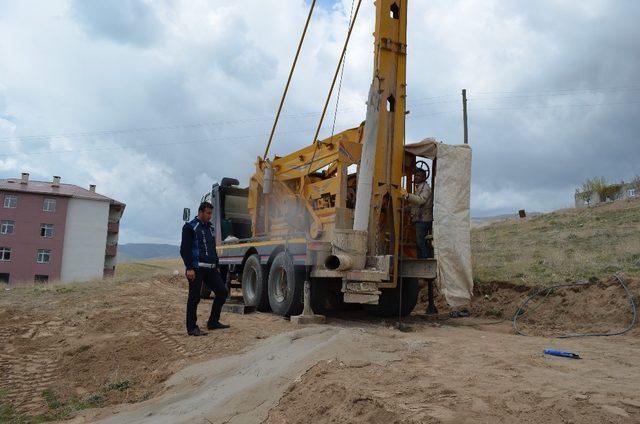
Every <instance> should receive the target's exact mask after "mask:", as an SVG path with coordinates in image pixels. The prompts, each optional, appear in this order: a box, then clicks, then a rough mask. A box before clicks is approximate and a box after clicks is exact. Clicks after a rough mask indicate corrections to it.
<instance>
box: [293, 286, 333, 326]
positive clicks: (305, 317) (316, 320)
mask: <svg viewBox="0 0 640 424" xmlns="http://www.w3.org/2000/svg"><path fill="white" fill-rule="evenodd" d="M291 322H292V323H294V324H298V325H306V324H324V322H325V316H324V315H316V314H314V313H313V309H311V283H310V282H309V278H307V279H306V280H305V282H304V309H303V310H302V315H295V316H292V317H291Z"/></svg>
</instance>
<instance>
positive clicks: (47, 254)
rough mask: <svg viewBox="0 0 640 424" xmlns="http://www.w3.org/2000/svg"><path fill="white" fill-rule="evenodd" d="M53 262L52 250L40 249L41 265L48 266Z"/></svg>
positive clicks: (38, 260) (38, 259)
mask: <svg viewBox="0 0 640 424" xmlns="http://www.w3.org/2000/svg"><path fill="white" fill-rule="evenodd" d="M50 261H51V250H48V249H38V258H37V262H38V263H39V264H48V263H49V262H50Z"/></svg>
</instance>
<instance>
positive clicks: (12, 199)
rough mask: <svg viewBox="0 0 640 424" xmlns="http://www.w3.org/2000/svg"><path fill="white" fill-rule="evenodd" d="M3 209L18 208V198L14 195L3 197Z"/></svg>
mask: <svg viewBox="0 0 640 424" xmlns="http://www.w3.org/2000/svg"><path fill="white" fill-rule="evenodd" d="M4 207H5V208H12V209H13V208H17V207H18V196H16V195H15V194H5V195H4Z"/></svg>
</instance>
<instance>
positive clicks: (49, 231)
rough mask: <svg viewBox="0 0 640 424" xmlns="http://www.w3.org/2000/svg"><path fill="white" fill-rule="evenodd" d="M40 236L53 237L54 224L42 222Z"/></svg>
mask: <svg viewBox="0 0 640 424" xmlns="http://www.w3.org/2000/svg"><path fill="white" fill-rule="evenodd" d="M40 237H45V238H52V237H53V224H40Z"/></svg>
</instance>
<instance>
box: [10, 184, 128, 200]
mask: <svg viewBox="0 0 640 424" xmlns="http://www.w3.org/2000/svg"><path fill="white" fill-rule="evenodd" d="M0 190H6V191H14V192H21V193H33V194H49V195H52V196H63V197H73V198H76V199H87V200H98V201H102V202H109V203H111V204H114V205H120V206H125V204H124V203H122V202H119V201H117V200H115V199H112V198H110V197H107V196H103V195H102V194H98V193H95V192H93V191H91V190H87V189H84V188H82V187H79V186H77V185H74V184H62V183H60V184H59V185H58V186H54V185H53V183H52V182H51V181H34V180H29V182H27V183H26V184H23V183H22V182H21V179H20V178H7V179H0Z"/></svg>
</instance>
